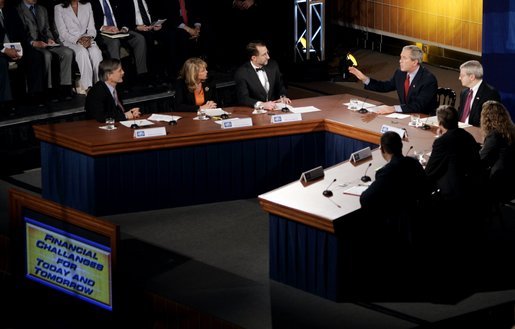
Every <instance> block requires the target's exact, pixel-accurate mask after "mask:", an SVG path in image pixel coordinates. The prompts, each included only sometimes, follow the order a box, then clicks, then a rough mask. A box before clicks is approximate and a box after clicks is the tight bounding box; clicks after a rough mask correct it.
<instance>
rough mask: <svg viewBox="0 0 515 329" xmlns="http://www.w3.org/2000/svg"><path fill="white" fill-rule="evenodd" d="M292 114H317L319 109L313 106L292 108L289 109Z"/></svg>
mask: <svg viewBox="0 0 515 329" xmlns="http://www.w3.org/2000/svg"><path fill="white" fill-rule="evenodd" d="M290 111H292V112H293V113H309V112H318V111H320V109H318V108H316V107H314V106H303V107H293V108H291V109H290Z"/></svg>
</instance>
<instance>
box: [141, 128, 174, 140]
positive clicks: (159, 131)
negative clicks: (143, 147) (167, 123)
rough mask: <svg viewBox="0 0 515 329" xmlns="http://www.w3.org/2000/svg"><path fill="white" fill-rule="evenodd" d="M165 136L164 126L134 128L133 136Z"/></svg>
mask: <svg viewBox="0 0 515 329" xmlns="http://www.w3.org/2000/svg"><path fill="white" fill-rule="evenodd" d="M157 136H166V128H165V127H156V128H146V129H136V130H134V138H146V137H157Z"/></svg>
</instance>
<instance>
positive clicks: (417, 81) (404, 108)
mask: <svg viewBox="0 0 515 329" xmlns="http://www.w3.org/2000/svg"><path fill="white" fill-rule="evenodd" d="M422 55H423V53H422V50H420V48H418V47H417V46H413V45H410V46H405V47H404V48H402V52H401V55H400V59H399V66H400V68H399V69H397V70H396V71H395V73H394V75H393V77H392V78H391V79H390V80H386V81H378V80H375V79H372V78H369V77H368V76H366V75H365V74H363V73H362V72H361V71H360V70H358V69H357V68H355V67H349V72H350V73H352V74H354V75H355V76H356V77H357V78H358V79H359V80H361V81H362V82H363V83H364V84H365V89H367V90H372V91H378V92H382V93H386V92H390V91H394V90H396V91H397V95H398V96H399V102H400V105H394V106H381V107H379V108H378V110H377V111H376V112H377V113H379V114H389V113H393V112H402V113H426V114H433V113H434V112H435V109H436V107H437V98H436V90H437V89H438V82H437V81H436V78H435V76H434V75H433V74H432V73H431V72H429V70H428V69H426V68H425V67H423V66H421V65H420V64H421V63H422Z"/></svg>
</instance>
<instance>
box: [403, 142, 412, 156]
mask: <svg viewBox="0 0 515 329" xmlns="http://www.w3.org/2000/svg"><path fill="white" fill-rule="evenodd" d="M411 150H413V145H411V146H410V147H409V149H408V152H406V154H405V155H404V156H405V157H407V156H408V153H409V152H410V151H411Z"/></svg>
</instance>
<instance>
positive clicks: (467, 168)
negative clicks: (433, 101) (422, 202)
mask: <svg viewBox="0 0 515 329" xmlns="http://www.w3.org/2000/svg"><path fill="white" fill-rule="evenodd" d="M436 116H437V119H438V124H439V130H440V132H441V134H442V135H441V136H440V137H438V138H437V139H435V141H434V142H433V149H432V151H431V155H430V157H429V160H428V162H427V166H426V174H427V176H428V178H429V181H430V183H431V184H432V185H433V191H435V194H436V196H438V198H439V201H442V205H443V206H449V207H450V208H452V209H446V210H448V211H451V210H457V211H464V212H465V211H466V210H467V209H472V208H474V206H476V205H478V203H474V201H479V200H480V190H481V184H480V183H481V179H480V178H481V170H480V168H481V166H480V160H479V144H478V143H477V142H476V140H475V139H474V137H472V135H471V134H470V133H468V132H467V131H465V130H464V129H461V128H458V111H456V109H455V108H454V107H452V106H449V105H442V106H440V107H438V109H437V110H436Z"/></svg>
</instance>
